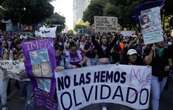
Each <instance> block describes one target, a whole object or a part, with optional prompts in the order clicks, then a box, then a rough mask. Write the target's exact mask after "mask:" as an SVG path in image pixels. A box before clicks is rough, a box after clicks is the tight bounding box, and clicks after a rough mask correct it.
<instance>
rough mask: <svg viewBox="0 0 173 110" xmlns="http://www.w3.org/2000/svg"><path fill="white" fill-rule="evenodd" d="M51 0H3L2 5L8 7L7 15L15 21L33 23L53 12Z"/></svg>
mask: <svg viewBox="0 0 173 110" xmlns="http://www.w3.org/2000/svg"><path fill="white" fill-rule="evenodd" d="M50 1H51V0H3V2H2V6H3V7H4V8H6V9H7V11H6V12H5V16H6V17H8V18H11V19H12V20H13V22H20V23H22V24H33V23H38V22H41V21H42V20H44V19H45V18H47V17H49V16H51V15H52V14H53V10H54V8H53V6H52V5H51V4H50V3H49V2H50Z"/></svg>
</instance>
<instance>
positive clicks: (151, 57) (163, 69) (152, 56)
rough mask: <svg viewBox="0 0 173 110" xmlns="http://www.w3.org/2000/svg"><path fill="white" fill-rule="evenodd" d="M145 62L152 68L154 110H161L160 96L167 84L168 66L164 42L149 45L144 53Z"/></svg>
mask: <svg viewBox="0 0 173 110" xmlns="http://www.w3.org/2000/svg"><path fill="white" fill-rule="evenodd" d="M144 56H145V57H144V62H145V64H147V65H151V66H152V84H151V87H152V88H151V89H152V110H159V101H160V95H161V93H162V92H163V89H164V87H165V85H166V82H167V75H168V72H169V68H170V66H168V57H167V49H166V48H165V47H164V44H163V42H160V43H158V44H156V45H154V44H153V45H148V46H147V47H146V49H145V51H144Z"/></svg>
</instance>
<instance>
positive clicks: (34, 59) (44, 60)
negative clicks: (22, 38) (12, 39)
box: [22, 39, 56, 96]
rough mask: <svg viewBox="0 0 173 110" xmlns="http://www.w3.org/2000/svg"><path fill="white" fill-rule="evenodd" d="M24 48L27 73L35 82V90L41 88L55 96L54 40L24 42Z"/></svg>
mask: <svg viewBox="0 0 173 110" xmlns="http://www.w3.org/2000/svg"><path fill="white" fill-rule="evenodd" d="M22 48H23V53H24V57H25V68H26V73H27V75H28V76H29V77H30V78H31V80H32V82H33V89H34V90H35V89H38V88H39V89H41V90H43V91H46V92H47V93H50V95H51V96H53V95H54V93H55V79H54V70H55V68H56V58H55V49H54V43H53V39H41V40H33V41H29V42H24V43H22ZM50 79H51V80H50Z"/></svg>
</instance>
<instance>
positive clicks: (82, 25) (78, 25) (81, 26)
mask: <svg viewBox="0 0 173 110" xmlns="http://www.w3.org/2000/svg"><path fill="white" fill-rule="evenodd" d="M88 27H89V22H87V21H86V22H84V21H83V20H79V21H78V22H77V23H76V25H75V28H74V30H75V31H78V30H85V29H87V28H88Z"/></svg>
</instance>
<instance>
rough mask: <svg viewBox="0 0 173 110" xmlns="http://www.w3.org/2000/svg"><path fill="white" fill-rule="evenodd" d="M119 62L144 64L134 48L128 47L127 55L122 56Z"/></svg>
mask: <svg viewBox="0 0 173 110" xmlns="http://www.w3.org/2000/svg"><path fill="white" fill-rule="evenodd" d="M120 63H121V64H127V65H144V63H143V60H142V58H141V57H140V56H139V55H138V52H137V51H136V50H135V49H129V50H128V51H127V55H125V56H124V58H123V59H122V61H121V62H120Z"/></svg>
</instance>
